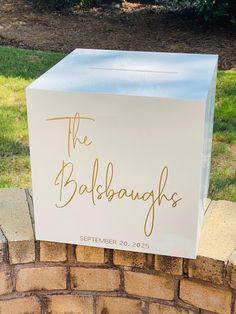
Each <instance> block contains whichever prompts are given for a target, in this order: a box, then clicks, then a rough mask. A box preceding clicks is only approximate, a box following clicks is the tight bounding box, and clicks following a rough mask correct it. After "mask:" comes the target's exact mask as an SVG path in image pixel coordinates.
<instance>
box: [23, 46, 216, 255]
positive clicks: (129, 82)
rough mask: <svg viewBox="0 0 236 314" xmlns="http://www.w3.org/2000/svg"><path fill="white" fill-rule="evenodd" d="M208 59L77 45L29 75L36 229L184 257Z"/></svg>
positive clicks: (201, 184) (192, 230)
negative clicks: (31, 78)
mask: <svg viewBox="0 0 236 314" xmlns="http://www.w3.org/2000/svg"><path fill="white" fill-rule="evenodd" d="M217 59H218V57H217V56H216V55H199V54H173V53H157V52H133V51H111V50H93V49H76V50H74V51H73V52H72V53H71V54H69V55H68V56H66V57H65V58H64V59H63V60H62V61H60V62H59V63H58V64H56V65H55V66H54V67H53V68H51V69H50V70H49V71H48V72H46V73H45V74H43V75H42V76H41V77H40V78H38V79H37V80H36V81H34V82H33V83H32V84H31V85H29V86H28V87H27V89H26V96H27V112H28V126H29V137H30V158H31V169H32V187H33V198H34V211H35V227H36V238H37V239H38V240H46V241H55V242H64V243H74V244H80V245H87V246H96V247H106V248H113V249H120V250H129V251H137V252H147V253H155V254H163V255H171V256H180V257H187V258H195V257H196V254H197V245H198V240H199V233H200V229H201V224H202V218H203V213H204V200H205V199H206V197H207V192H208V184H209V171H210V155H211V141H212V128H213V112H214V97H215V86H216V73H217Z"/></svg>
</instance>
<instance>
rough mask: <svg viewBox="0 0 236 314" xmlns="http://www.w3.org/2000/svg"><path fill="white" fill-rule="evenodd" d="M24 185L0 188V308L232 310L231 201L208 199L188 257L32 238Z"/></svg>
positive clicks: (174, 313)
mask: <svg viewBox="0 0 236 314" xmlns="http://www.w3.org/2000/svg"><path fill="white" fill-rule="evenodd" d="M33 225H34V224H33V212H32V197H31V193H30V191H28V190H26V191H25V190H20V189H14V190H12V189H3V190H0V227H1V228H0V314H20V313H21V314H23V313H28V314H29V313H35V314H37V313H55V314H56V313H67V314H69V313H70V314H75V313H82V314H89V313H91V314H95V313H99V314H110V313H111V314H113V313H114V314H116V313H119V314H123V313H124V314H125V313H127V314H135V313H143V314H144V313H150V314H158V313H162V314H193V313H202V314H207V313H208V314H209V313H220V314H232V313H236V301H235V300H236V250H235V248H236V206H235V204H234V203H231V202H224V201H219V202H211V203H210V205H209V207H208V210H207V212H206V217H205V223H204V226H203V230H202V234H201V241H200V247H199V256H198V258H197V259H196V260H188V259H182V258H176V257H165V256H159V255H158V256H157V255H151V254H142V253H133V252H127V251H118V250H110V249H101V248H93V247H84V246H76V245H70V244H59V243H51V242H42V241H40V242H39V241H35V240H34V233H33Z"/></svg>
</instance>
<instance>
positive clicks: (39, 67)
mask: <svg viewBox="0 0 236 314" xmlns="http://www.w3.org/2000/svg"><path fill="white" fill-rule="evenodd" d="M63 56H64V55H63V54H61V53H51V52H41V51H33V50H23V49H17V48H8V47H0V117H1V123H0V187H28V186H30V185H31V182H30V180H31V179H30V162H29V147H28V131H27V116H26V106H25V94H24V89H25V87H26V86H27V85H28V84H29V83H30V82H31V81H32V80H34V79H35V78H36V77H38V76H39V75H40V74H42V73H43V72H45V71H46V70H47V69H48V68H50V67H51V66H52V65H53V64H55V63H56V62H58V61H59V60H60V59H61V58H62V57H63ZM209 197H210V198H212V199H215V200H217V199H226V200H231V201H236V72H233V71H220V72H219V73H218V81H217V97H216V109H215V122H214V137H213V150H212V165H211V180H210V189H209Z"/></svg>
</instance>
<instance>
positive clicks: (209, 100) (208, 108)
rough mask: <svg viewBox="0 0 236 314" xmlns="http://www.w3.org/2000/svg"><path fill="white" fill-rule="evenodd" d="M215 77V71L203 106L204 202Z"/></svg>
mask: <svg viewBox="0 0 236 314" xmlns="http://www.w3.org/2000/svg"><path fill="white" fill-rule="evenodd" d="M216 75H217V68H216V69H215V72H214V75H213V79H212V82H211V86H210V89H209V93H208V97H207V100H206V106H205V127H204V147H203V163H202V180H201V199H202V200H203V201H204V200H205V199H206V198H207V194H208V189H209V177H210V166H211V149H212V134H213V123H214V107H215V93H216Z"/></svg>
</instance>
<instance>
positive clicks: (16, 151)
mask: <svg viewBox="0 0 236 314" xmlns="http://www.w3.org/2000/svg"><path fill="white" fill-rule="evenodd" d="M3 148H4V149H3ZM16 155H18V156H19V155H21V156H29V146H28V145H27V144H23V143H21V142H18V141H14V140H10V139H8V138H6V137H0V157H9V156H16Z"/></svg>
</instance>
